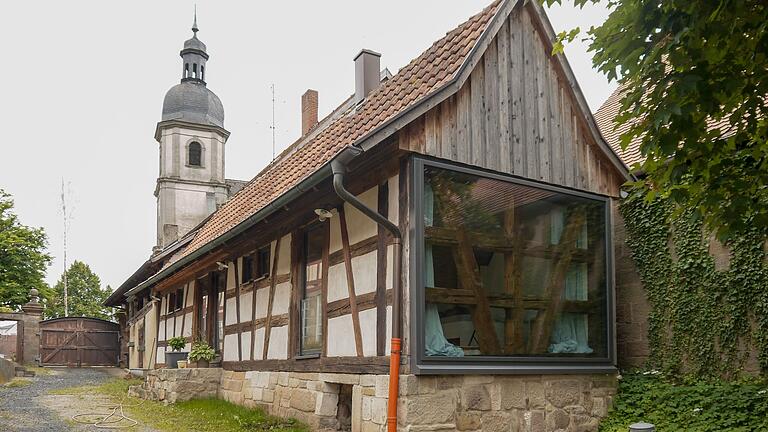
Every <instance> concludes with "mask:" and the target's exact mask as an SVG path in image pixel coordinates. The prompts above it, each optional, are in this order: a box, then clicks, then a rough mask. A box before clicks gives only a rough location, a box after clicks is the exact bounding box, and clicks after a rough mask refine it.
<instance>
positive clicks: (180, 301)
mask: <svg viewBox="0 0 768 432" xmlns="http://www.w3.org/2000/svg"><path fill="white" fill-rule="evenodd" d="M182 309H184V288H179V289H177V290H176V310H177V311H178V310H182Z"/></svg>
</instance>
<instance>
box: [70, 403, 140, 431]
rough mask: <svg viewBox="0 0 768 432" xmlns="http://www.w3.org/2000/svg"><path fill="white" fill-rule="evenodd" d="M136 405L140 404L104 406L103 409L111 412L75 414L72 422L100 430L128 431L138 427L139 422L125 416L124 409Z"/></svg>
mask: <svg viewBox="0 0 768 432" xmlns="http://www.w3.org/2000/svg"><path fill="white" fill-rule="evenodd" d="M136 405H138V404H133V405H125V404H123V403H122V402H120V403H118V404H115V405H102V406H101V408H104V409H106V410H107V411H111V412H108V413H102V412H92V413H82V414H75V415H73V416H72V420H73V421H74V422H77V423H80V424H84V425H90V426H93V427H95V428H100V429H128V428H132V427H134V426H137V425H138V424H139V422H138V421H136V420H134V419H132V418H130V417H128V416H127V415H125V411H123V408H124V407H126V406H136Z"/></svg>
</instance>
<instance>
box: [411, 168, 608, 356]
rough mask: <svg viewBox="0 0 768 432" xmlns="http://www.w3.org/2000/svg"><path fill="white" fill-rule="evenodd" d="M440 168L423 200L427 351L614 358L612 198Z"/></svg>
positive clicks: (429, 176)
mask: <svg viewBox="0 0 768 432" xmlns="http://www.w3.org/2000/svg"><path fill="white" fill-rule="evenodd" d="M437 165H439V164H436V166H432V165H431V164H427V165H424V168H423V173H424V177H423V190H422V191H421V192H422V193H421V203H420V205H419V207H420V212H421V217H422V218H423V223H422V224H421V226H422V228H423V251H422V255H421V257H422V260H423V261H422V266H421V270H422V271H421V279H422V281H423V284H424V290H423V293H422V294H423V295H422V296H421V299H422V301H423V309H422V311H421V312H422V316H421V319H420V321H421V324H420V328H421V329H422V330H421V331H423V340H422V344H423V346H422V347H421V349H423V355H422V356H421V357H422V358H423V359H424V360H425V361H427V362H429V361H437V360H441V359H442V360H443V361H444V360H445V359H446V358H453V359H454V360H456V361H462V362H466V361H468V360H469V359H470V358H476V359H478V360H480V359H486V360H489V359H490V358H495V359H496V360H498V361H515V360H516V361H523V362H525V361H529V362H534V363H535V362H536V361H538V360H543V361H545V362H546V361H555V362H562V361H563V360H566V359H573V360H578V361H585V360H586V361H588V360H589V359H592V360H602V361H606V360H608V358H609V352H608V350H609V348H608V347H609V337H608V335H609V323H608V316H607V310H608V308H607V306H608V292H609V291H608V286H609V285H608V281H607V278H606V274H607V271H606V268H607V267H606V262H607V255H606V253H607V250H606V231H607V220H606V217H607V216H606V204H607V203H606V200H604V199H602V198H601V197H592V196H590V195H586V194H571V193H565V192H561V191H559V190H553V189H550V188H544V187H538V186H534V185H533V184H531V183H529V182H525V183H518V182H516V181H515V182H513V181H508V180H506V179H504V178H489V177H485V176H483V175H482V174H480V173H477V174H476V173H475V172H474V171H465V170H463V169H462V171H454V170H451V169H447V167H446V168H443V167H442V166H443V165H440V166H441V167H438V166H437ZM418 166H421V165H418ZM419 169H421V168H419ZM513 357H514V358H513ZM505 359H506V360H505Z"/></svg>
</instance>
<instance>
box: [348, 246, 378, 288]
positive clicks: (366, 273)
mask: <svg viewBox="0 0 768 432" xmlns="http://www.w3.org/2000/svg"><path fill="white" fill-rule="evenodd" d="M352 276H353V277H354V278H355V294H357V295H360V294H365V293H369V292H373V291H376V251H373V252H368V253H367V254H365V255H361V256H357V257H354V258H352Z"/></svg>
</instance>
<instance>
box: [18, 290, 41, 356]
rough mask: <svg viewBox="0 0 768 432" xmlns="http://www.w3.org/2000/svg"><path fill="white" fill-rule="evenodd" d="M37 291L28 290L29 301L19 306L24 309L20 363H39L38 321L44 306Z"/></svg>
mask: <svg viewBox="0 0 768 432" xmlns="http://www.w3.org/2000/svg"><path fill="white" fill-rule="evenodd" d="M38 294H39V293H38V291H37V290H36V289H35V288H32V289H31V290H29V302H27V303H26V304H25V305H23V306H22V307H21V310H23V311H24V314H23V315H22V316H23V321H22V326H23V327H22V328H23V332H24V334H23V335H22V353H23V354H22V356H23V357H22V359H21V360H22V363H33V362H34V363H37V364H40V321H41V320H42V318H43V310H44V307H43V305H42V304H41V303H40V297H38Z"/></svg>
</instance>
